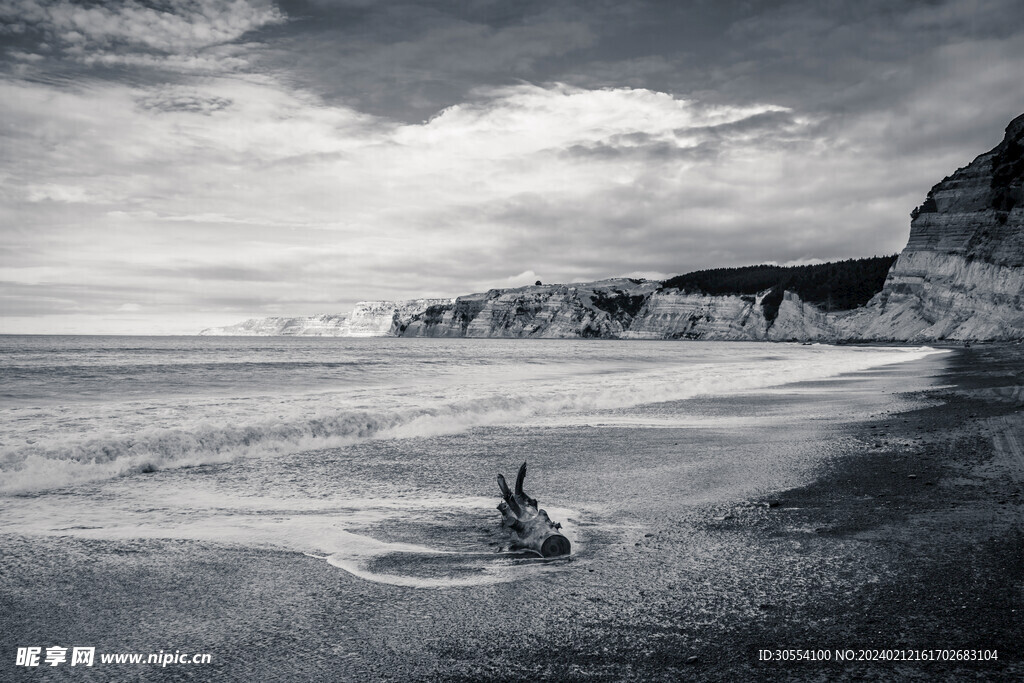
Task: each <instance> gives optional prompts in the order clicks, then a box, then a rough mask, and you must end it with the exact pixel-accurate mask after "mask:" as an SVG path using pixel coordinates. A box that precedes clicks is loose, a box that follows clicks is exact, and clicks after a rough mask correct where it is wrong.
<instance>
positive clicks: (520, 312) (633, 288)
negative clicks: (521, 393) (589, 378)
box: [399, 278, 659, 339]
mask: <svg viewBox="0 0 1024 683" xmlns="http://www.w3.org/2000/svg"><path fill="white" fill-rule="evenodd" d="M658 286H659V283H657V282H648V281H646V280H631V279H626V278H619V279H612V280H602V281H600V282H590V283H580V284H572V285H533V286H529V287H518V288H516V289H504V290H502V289H492V290H490V291H489V292H487V293H485V294H471V295H469V296H461V297H458V298H457V299H455V300H454V301H452V302H450V303H447V304H441V305H436V306H432V307H430V308H428V309H427V310H426V311H424V312H423V313H422V314H421V315H418V316H415V317H413V319H412V320H410V321H409V323H408V324H407V325H405V326H403V327H402V328H400V330H399V333H400V334H401V335H402V336H406V337H541V338H548V339H564V338H575V337H601V338H615V337H621V336H623V334H624V333H625V331H626V330H628V329H629V328H630V325H631V324H632V323H633V320H634V318H635V317H636V315H637V313H638V312H639V311H640V310H641V309H642V308H643V306H644V304H645V302H646V300H647V298H648V297H649V296H650V295H651V293H652V292H654V291H655V290H656V289H657V288H658Z"/></svg>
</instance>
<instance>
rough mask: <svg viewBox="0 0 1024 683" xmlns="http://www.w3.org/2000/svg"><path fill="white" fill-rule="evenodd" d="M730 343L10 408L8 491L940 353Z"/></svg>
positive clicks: (737, 387) (739, 386)
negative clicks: (304, 387)
mask: <svg viewBox="0 0 1024 683" xmlns="http://www.w3.org/2000/svg"><path fill="white" fill-rule="evenodd" d="M636 344H640V343H636ZM726 346H727V347H729V348H728V351H727V352H726V351H722V350H720V349H712V350H709V349H708V347H706V346H705V347H700V346H697V345H693V346H690V345H684V344H674V345H666V346H665V356H664V358H663V359H659V358H658V357H656V356H655V357H651V356H650V349H651V348H652V347H651V346H644V345H641V346H638V347H635V348H638V349H641V350H643V351H644V353H647V354H648V356H647V357H645V358H643V359H642V360H639V361H638V360H634V359H631V358H630V357H629V355H628V354H624V357H623V358H622V359H621V360H619V361H618V362H616V363H612V364H600V363H597V364H589V363H587V362H583V361H580V360H579V359H572V358H569V359H566V360H565V361H564V362H557V361H550V362H547V363H544V364H537V365H529V364H526V363H524V362H523V358H522V357H521V354H520V353H519V352H518V351H517V352H516V353H510V354H509V355H508V357H507V358H504V359H502V362H497V361H494V360H493V359H489V361H488V362H487V363H476V362H473V360H472V359H469V360H467V359H466V358H459V359H458V360H457V361H450V362H449V361H446V359H445V357H444V356H441V357H429V358H426V357H424V358H420V357H418V356H417V358H414V359H412V360H409V359H406V362H404V363H402V364H400V368H401V372H402V373H407V374H406V375H395V376H394V377H391V378H390V379H389V380H388V381H387V382H381V381H377V380H375V382H373V383H368V384H364V385H361V386H354V387H351V388H348V389H346V390H344V391H338V390H335V391H330V390H326V389H324V388H323V387H321V386H318V387H316V389H315V391H311V392H310V393H295V392H292V393H290V394H287V395H284V396H275V395H272V394H262V395H255V396H254V395H239V396H237V397H233V398H225V397H223V396H216V397H211V396H198V397H195V398H189V399H182V398H180V397H172V398H164V397H162V396H161V395H160V394H159V392H158V391H157V390H154V392H153V395H151V396H149V397H147V398H145V399H138V398H133V399H132V400H131V401H121V400H119V399H118V397H116V396H113V397H111V399H110V400H109V401H107V402H106V403H97V402H96V401H94V400H90V401H89V402H87V403H69V404H54V405H49V406H24V405H21V406H18V407H15V408H10V409H8V410H7V415H6V417H7V418H9V419H8V420H7V422H6V426H5V428H4V429H3V432H2V433H0V438H2V445H0V474H2V481H0V492H3V493H7V494H17V493H25V492H32V491H39V490H45V489H50V488H57V487H64V486H68V485H74V484H78V483H83V482H90V481H97V480H103V479H109V478H111V477H117V476H122V475H126V474H132V473H137V472H145V471H152V470H161V469H168V468H178V467H187V466H194V465H203V464H216V463H225V462H231V461H233V460H236V459H238V458H247V457H265V456H273V455H280V454H288V453H295V452H299V451H304V450H310V449H317V448H326V447H339V446H345V445H347V444H351V443H354V442H356V441H360V440H364V439H381V438H422V437H430V436H437V435H442V434H451V433H457V432H461V431H465V430H468V429H471V428H474V427H479V426H488V425H503V424H529V423H530V422H531V421H532V420H541V421H549V422H550V420H551V419H552V417H553V416H556V417H557V416H560V415H561V416H579V415H581V414H587V413H591V412H595V411H603V410H609V409H618V408H628V407H631V406H636V405H640V404H646V403H655V402H661V401H670V400H679V399H686V398H692V397H695V396H701V395H721V394H725V393H732V392H740V391H751V390H757V389H762V388H765V387H770V386H775V385H779V384H783V383H789V382H797V381H803V380H814V379H823V378H827V377H833V376H836V375H839V374H842V373H849V372H856V371H859V370H865V369H869V368H873V367H877V366H881V365H886V364H890V363H898V362H904V361H910V360H916V359H920V358H923V357H924V356H927V355H929V354H932V353H936V350H934V349H931V348H926V347H921V348H883V347H819V346H812V347H802V346H796V345H794V346H770V347H769V346H767V345H750V347H749V348H752V349H756V351H757V352H756V353H748V354H746V355H745V354H744V353H743V352H744V351H746V350H747V347H744V346H743V345H726ZM410 348H414V349H415V347H410ZM460 348H462V349H463V350H465V349H466V348H469V349H470V350H472V348H473V347H460ZM765 349H768V350H770V352H771V353H770V354H767V355H766V354H765ZM687 351H689V354H688V353H687ZM445 362H449V365H448V366H445V365H444V363H445ZM435 366H439V367H440V368H441V369H440V370H438V369H437V367H435ZM285 371H286V370H282V372H285ZM408 373H411V375H409V374H408ZM54 391H57V390H56V389H55V390H54Z"/></svg>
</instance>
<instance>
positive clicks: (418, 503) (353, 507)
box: [0, 486, 581, 589]
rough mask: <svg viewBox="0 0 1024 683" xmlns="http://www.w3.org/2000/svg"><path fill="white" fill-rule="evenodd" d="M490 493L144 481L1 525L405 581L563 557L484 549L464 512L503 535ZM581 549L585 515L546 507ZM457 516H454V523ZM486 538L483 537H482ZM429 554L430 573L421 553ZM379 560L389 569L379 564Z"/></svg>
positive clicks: (11, 511)
mask: <svg viewBox="0 0 1024 683" xmlns="http://www.w3.org/2000/svg"><path fill="white" fill-rule="evenodd" d="M494 501H495V499H494V498H484V497H472V496H468V497H466V496H450V495H446V496H443V497H441V496H410V497H402V498H390V497H387V498H359V497H346V496H339V497H336V498H333V499H330V500H311V499H308V498H307V499H299V498H271V497H264V496H246V495H240V494H238V493H234V494H232V493H225V492H223V491H218V490H212V489H204V488H203V487H202V486H192V487H190V488H189V490H187V491H186V490H184V489H180V488H176V487H174V486H170V487H167V486H163V487H159V488H155V487H143V488H142V489H141V490H131V489H124V490H121V491H119V496H118V502H117V504H116V505H114V506H112V505H111V504H110V501H109V500H107V499H106V498H105V497H96V496H70V497H67V496H60V497H54V498H32V499H14V500H11V501H10V503H11V504H10V506H8V508H7V509H5V510H4V511H3V512H2V513H0V531H7V532H11V531H13V532H17V533H27V534H35V535H44V536H77V537H81V538H91V539H102V540H109V541H129V540H137V539H185V540H196V541H204V542H212V543H218V544H225V545H243V546H247V547H260V548H274V549H284V550H290V551H294V552H299V553H303V554H305V555H307V556H309V557H311V558H314V559H317V560H321V561H326V562H327V563H329V564H330V565H332V566H334V567H337V568H338V569H341V570H344V571H345V572H348V573H349V574H351V575H352V576H355V577H357V578H359V579H362V580H365V581H372V582H375V583H383V584H389V585H393V586H402V587H407V588H433V589H438V588H455V587H460V586H478V585H485V584H494V583H501V582H506V581H513V580H518V579H521V578H523V577H524V576H528V575H532V574H536V573H538V572H548V571H557V570H559V568H560V565H559V564H557V563H552V562H546V561H529V560H524V559H523V558H522V557H515V556H511V555H508V554H502V553H499V552H497V551H496V550H484V549H482V548H487V547H488V546H487V544H486V543H485V542H483V541H482V539H481V538H480V537H479V533H476V534H474V533H471V532H468V531H467V530H466V527H467V526H468V525H467V524H465V523H463V522H464V521H465V520H467V519H472V520H476V521H477V522H480V523H481V524H482V525H483V526H484V527H485V528H489V529H490V532H489V535H490V537H492V540H494V539H500V538H503V536H502V535H503V533H504V532H503V531H502V530H501V529H500V528H499V524H498V516H497V513H496V511H495V509H494ZM547 510H548V512H549V514H550V515H551V516H552V517H553V518H554V519H558V520H560V521H561V522H562V525H563V526H562V532H563V533H564V534H565V535H566V536H567V537H568V538H569V539H570V541H571V542H572V544H573V548H574V552H577V553H578V552H579V551H580V548H581V546H580V540H579V534H578V532H577V529H576V526H575V525H574V524H573V521H572V520H573V519H575V518H576V517H578V516H579V513H578V512H576V511H574V510H570V509H566V508H559V507H550V506H549V507H548V508H547ZM453 520H457V521H453ZM372 528H378V529H379V528H388V529H390V530H391V533H392V534H394V533H395V529H396V528H400V529H401V530H402V531H403V533H404V535H406V536H411V537H414V538H416V539H417V542H407V541H397V540H380V539H379V538H376V537H375V536H374V532H373V531H370V530H368V529H372ZM485 538H486V536H485ZM424 559H426V560H429V561H430V566H429V567H428V569H427V570H426V571H424V569H423V568H422V567H421V566H420V565H421V563H422V561H423V560H424ZM382 567H383V568H382Z"/></svg>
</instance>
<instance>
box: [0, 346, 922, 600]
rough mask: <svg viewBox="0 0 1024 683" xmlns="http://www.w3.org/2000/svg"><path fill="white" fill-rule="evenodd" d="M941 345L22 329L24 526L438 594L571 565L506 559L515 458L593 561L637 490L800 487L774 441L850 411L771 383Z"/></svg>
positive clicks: (14, 373)
mask: <svg viewBox="0 0 1024 683" xmlns="http://www.w3.org/2000/svg"><path fill="white" fill-rule="evenodd" d="M932 353H935V350H934V349H929V348H907V347H900V348H887V347H877V346H874V347H853V346H839V347H834V346H825V345H811V346H806V345H798V344H760V343H700V342H686V343H682V342H641V341H596V340H466V339H456V340H424V339H395V338H370V339H351V338H338V339H334V338H281V337H274V338H266V337H264V338H260V337H249V338H237V337H33V336H0V377H2V382H0V417H2V419H0V532H5V533H22V534H37V535H41V536H50V537H52V536H60V535H62V534H64V535H68V534H70V535H76V536H87V537H95V538H102V539H108V540H112V541H118V540H120V541H124V540H127V539H140V538H144V539H148V538H184V539H193V540H198V541H204V542H213V543H221V544H242V545H246V546H253V545H255V546H260V547H270V548H278V549H281V548H283V549H287V550H293V551H295V552H302V553H306V554H307V555H309V556H310V557H313V558H319V559H322V560H324V561H327V562H329V563H330V564H331V565H333V566H335V567H338V568H339V569H341V570H344V571H346V572H348V573H350V574H352V575H354V576H356V577H359V578H361V579H367V580H372V581H379V582H383V583H391V584H394V585H400V586H414V587H447V586H460V585H475V584H479V583H488V582H493V581H503V580H509V579H510V578H514V577H518V576H521V575H522V574H523V573H524V572H544V571H558V570H559V565H558V564H557V563H554V564H553V563H537V562H526V561H524V560H523V558H521V557H519V556H517V555H514V554H508V553H505V552H503V551H504V549H505V544H504V541H505V540H506V539H504V537H503V535H502V533H501V530H500V528H499V527H498V525H497V523H496V522H497V518H498V517H497V513H496V512H495V511H494V505H495V504H496V502H497V500H498V499H497V495H496V490H497V489H496V487H495V486H494V483H493V482H494V475H495V474H496V472H497V471H504V473H505V475H506V476H510V475H511V476H514V474H515V470H516V468H517V467H518V465H519V463H520V462H521V461H522V460H529V461H530V463H531V465H530V467H531V469H530V476H528V478H527V489H528V491H530V492H531V493H533V494H534V495H537V493H538V491H540V492H542V493H543V494H544V495H543V496H542V505H543V506H544V507H546V509H547V510H548V512H549V514H550V515H551V517H552V518H553V519H556V520H558V521H561V522H562V523H563V525H564V526H565V531H566V533H567V535H569V536H570V538H571V539H572V540H573V542H574V549H575V550H574V554H580V555H584V554H585V552H586V548H587V544H588V540H591V539H592V538H593V537H594V535H593V534H590V538H589V539H588V532H587V531H586V529H587V528H589V527H590V526H592V525H594V524H596V523H597V522H596V521H595V520H601V519H603V518H602V515H603V514H605V512H604V511H606V510H607V508H608V507H613V506H615V504H616V501H615V497H616V495H623V494H622V493H621V492H622V491H624V490H626V489H628V490H629V491H630V495H631V496H633V497H634V498H635V497H636V494H637V492H638V491H639V492H642V493H643V495H642V496H641V498H643V499H644V500H650V501H660V502H659V503H658V504H659V505H661V506H662V508H664V506H666V505H674V504H677V503H679V501H680V500H681V499H682V498H684V497H687V496H688V498H686V499H687V500H690V501H701V500H713V499H714V498H715V496H720V495H722V492H723V491H729V492H730V493H731V494H739V493H745V492H749V491H754V490H756V489H759V488H762V489H763V488H765V487H771V486H776V485H785V484H791V483H793V478H792V477H793V472H796V471H797V470H798V469H800V467H798V466H797V465H796V464H793V463H795V462H796V460H795V459H794V458H793V457H792V453H789V452H787V453H788V455H787V454H785V453H782V452H781V451H773V449H772V448H771V447H770V445H763V447H762V444H760V443H758V439H762V436H759V435H763V434H767V433H770V430H771V429H777V430H778V429H781V430H787V429H788V428H787V426H786V425H787V420H788V421H789V423H791V424H792V426H793V428H794V429H796V428H798V427H799V428H802V429H806V428H807V426H808V425H812V424H814V421H815V420H819V421H825V422H827V421H828V419H829V418H830V415H829V411H830V410H832V409H833V408H834V406H833V405H830V404H828V402H827V401H826V402H821V401H811V402H808V401H804V402H803V403H802V404H801V408H800V410H798V411H796V412H793V411H790V410H788V409H787V407H786V406H787V403H786V400H785V399H784V398H776V399H772V400H768V401H766V400H764V399H763V396H764V395H765V392H772V391H775V392H778V389H777V387H780V386H790V387H792V386H795V384H794V383H798V382H813V381H815V380H823V379H828V378H837V377H846V378H856V376H857V373H862V372H864V371H867V370H870V369H872V368H878V367H881V366H887V365H891V364H894V363H905V362H907V361H913V360H917V359H921V358H924V357H926V356H928V355H929V354H932ZM833 393H834V392H833ZM744 395H748V396H754V395H757V396H761V397H762V398H760V399H758V400H757V401H752V402H749V404H744V402H743V400H742V399H738V398H736V397H742V396H744ZM777 396H783V394H777ZM724 397H732V398H731V399H730V400H729V401H725V402H723V401H722V399H723V398H724ZM745 405H746V407H743V406H745ZM843 405H844V408H843V410H850V409H851V408H850V405H852V404H850V403H849V402H847V403H844V404H843ZM716 406H717V407H716ZM652 429H659V430H663V431H662V432H659V433H658V434H659V435H662V436H656V437H650V436H649V437H647V438H646V439H645V440H643V442H642V443H641V442H640V441H638V440H637V439H636V435H637V434H638V433H639V432H638V430H645V433H647V434H650V430H652ZM744 429H748V431H744ZM792 433H794V432H793V431H792V429H790V430H789V434H790V435H792ZM743 434H745V435H746V436H744V437H743V438H740V440H739V441H737V438H738V437H737V436H736V435H743ZM789 440H790V441H792V440H793V439H792V438H790V439H789ZM812 441H813V439H812V438H810V437H809V439H808V443H809V445H808V447H807V450H808V452H809V453H810V452H813V451H814V450H815V448H816V447H815V446H814V445H813V443H811V442H812ZM680 444H682V445H680ZM743 444H746V446H744V445H743ZM754 445H756V446H757V447H756V448H755V447H754ZM745 448H746V450H744V449H745ZM790 450H792V448H791V447H790ZM666 453H669V454H670V455H669V456H668V457H666ZM737 453H739V454H742V455H737ZM786 463H789V464H786ZM801 467H802V465H801ZM684 475H685V476H684ZM673 479H677V480H679V481H677V482H675V483H670V482H672V480H673ZM682 481H685V483H683V484H681V483H679V482H682ZM744 487H746V488H744ZM616 492H620V493H619V494H617V493H616ZM684 493H685V495H684ZM549 494H550V495H549ZM549 497H550V498H551V500H546V498H549ZM619 502H621V501H619Z"/></svg>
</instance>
